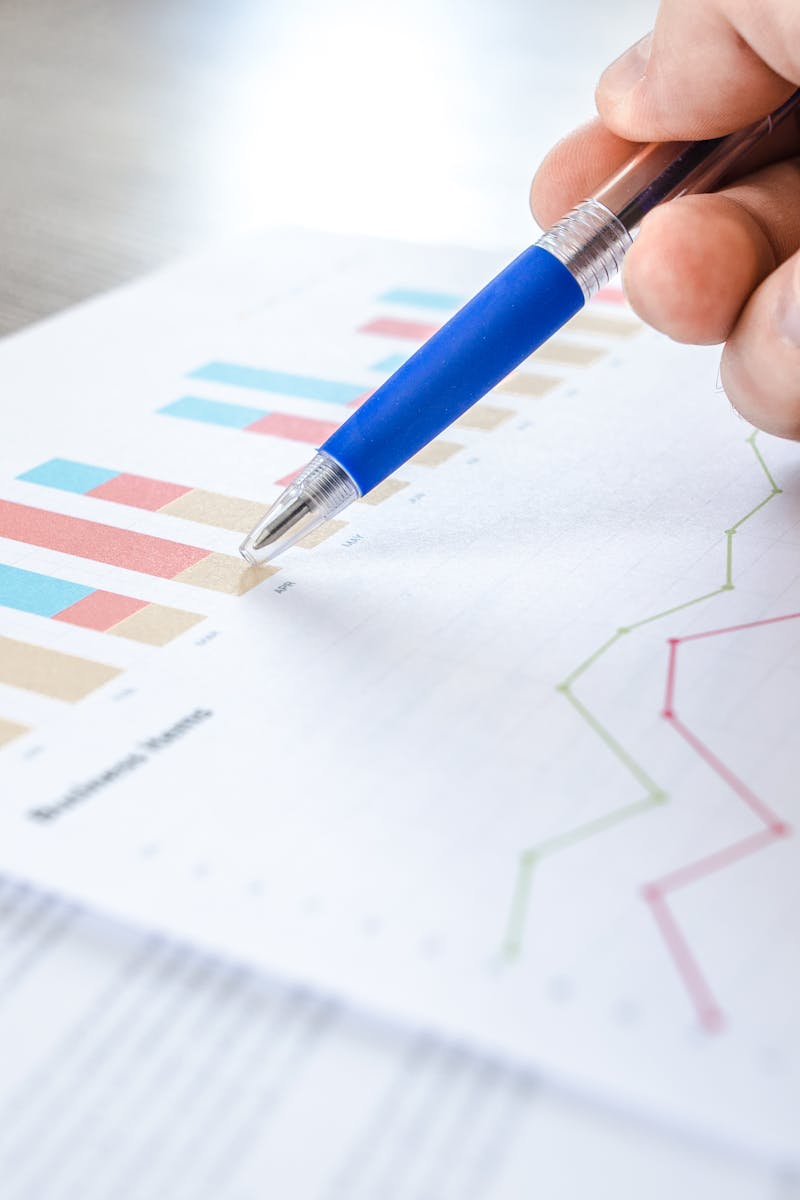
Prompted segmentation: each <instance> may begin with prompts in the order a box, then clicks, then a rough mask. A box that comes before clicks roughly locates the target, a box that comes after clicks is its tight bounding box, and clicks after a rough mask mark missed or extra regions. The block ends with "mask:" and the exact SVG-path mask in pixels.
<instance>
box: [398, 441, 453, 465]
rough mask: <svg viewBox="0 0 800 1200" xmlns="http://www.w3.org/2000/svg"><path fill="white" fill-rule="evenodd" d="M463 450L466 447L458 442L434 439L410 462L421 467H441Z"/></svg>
mask: <svg viewBox="0 0 800 1200" xmlns="http://www.w3.org/2000/svg"><path fill="white" fill-rule="evenodd" d="M463 449H464V447H463V446H462V445H460V444H459V443H458V442H446V441H444V440H443V439H442V438H434V440H433V441H432V442H428V444H427V446H423V447H422V449H421V450H418V451H417V453H416V454H415V455H414V456H413V458H410V459H409V460H408V461H409V462H411V463H416V464H417V466H420V467H440V466H441V465H442V463H443V462H447V460H448V459H449V458H452V457H453V455H454V454H458V452H459V450H463Z"/></svg>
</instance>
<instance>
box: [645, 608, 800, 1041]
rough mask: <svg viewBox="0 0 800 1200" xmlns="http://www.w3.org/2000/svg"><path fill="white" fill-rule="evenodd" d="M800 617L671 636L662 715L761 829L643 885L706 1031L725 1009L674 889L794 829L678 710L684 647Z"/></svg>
mask: <svg viewBox="0 0 800 1200" xmlns="http://www.w3.org/2000/svg"><path fill="white" fill-rule="evenodd" d="M798 618H800V612H796V613H787V614H785V615H783V616H780V617H767V618H765V619H763V620H761V621H748V622H746V623H744V624H741V625H729V626H727V627H726V628H722V629H709V630H706V631H705V632H702V633H692V634H687V636H686V637H682V638H670V639H669V643H668V644H669V657H668V661H667V681H666V688H665V693H664V708H663V710H662V713H661V715H662V717H663V718H664V719H665V720H666V721H668V722H669V724H670V725H671V727H672V728H673V729H674V730H675V732H676V733H677V734H678V736H679V737H681V738H682V739H683V740H684V741H685V742H686V744H687V745H688V746H690V747H691V749H692V750H693V751H694V752H695V754H697V755H698V757H699V758H700V759H701V760H702V761H703V762H704V763H705V764H706V766H708V767H710V769H711V770H712V771H713V772H714V773H715V774H716V775H718V776H719V778H720V779H721V780H722V781H723V782H724V783H725V784H726V785H727V786H728V787H729V788H730V789H731V791H732V792H733V793H734V795H735V796H737V797H738V798H739V800H741V802H742V803H743V804H744V805H746V807H747V808H748V809H749V810H750V812H751V813H752V814H753V816H754V817H755V818H756V820H757V821H758V822H759V824H760V825H761V826H762V828H761V829H759V830H757V831H756V832H755V833H751V834H749V835H748V836H747V837H745V838H741V839H740V840H739V841H737V842H733V843H732V844H731V845H729V846H725V847H723V848H722V849H721V850H716V851H714V853H713V854H707V855H705V856H704V857H703V858H699V859H696V860H695V861H694V862H691V863H687V864H686V865H685V866H683V867H679V868H677V869H676V870H675V871H671V872H669V874H667V875H662V876H661V878H659V879H654V880H651V881H650V882H649V883H646V884H645V885H644V887H643V888H642V895H643V897H644V899H645V901H646V903H647V904H648V906H649V908H650V911H651V913H652V915H653V919H654V920H655V922H656V925H657V926H658V929H659V931H660V932H661V936H662V937H663V939H664V942H665V944H666V947H667V950H668V951H669V954H670V956H671V957H672V960H673V963H674V964H675V969H676V970H677V972H678V974H679V975H680V977H681V979H682V981H683V984H684V987H685V988H686V991H687V993H688V995H689V998H690V1000H691V1002H692V1005H693V1007H694V1010H695V1013H696V1014H697V1018H698V1020H699V1022H700V1025H701V1027H702V1028H703V1029H704V1030H705V1031H706V1033H718V1032H719V1031H720V1030H721V1029H722V1027H723V1025H724V1023H725V1015H724V1013H723V1011H722V1008H721V1006H720V1004H719V1002H718V1001H717V999H716V997H715V995H714V992H713V990H712V988H711V985H710V984H709V982H708V980H707V979H706V977H705V974H704V973H703V970H702V968H701V967H700V964H699V963H698V961H697V959H696V957H695V955H694V954H693V952H692V950H691V947H690V946H689V942H688V940H687V938H686V936H685V934H684V933H683V931H682V930H681V928H680V926H679V924H678V922H677V920H676V918H675V916H674V914H673V912H672V910H671V909H670V907H669V902H668V898H669V896H670V895H672V894H674V893H675V892H678V891H680V890H681V888H684V887H688V886H689V885H690V884H693V883H698V882H700V881H701V880H703V879H708V878H709V877H710V876H711V875H714V874H716V873H717V871H723V870H725V869H726V868H728V867H730V866H732V865H733V864H734V863H736V862H739V861H740V860H741V859H743V858H747V857H749V855H751V854H756V853H758V852H759V851H760V850H765V849H766V848H767V847H768V846H771V845H774V843H775V842H776V841H779V840H780V839H781V838H784V837H787V836H788V835H789V833H790V832H791V830H790V828H789V826H788V825H787V824H786V823H785V822H784V821H783V820H782V819H781V818H780V817H779V816H778V814H777V813H776V812H774V811H773V809H771V808H770V807H769V805H767V804H765V803H764V801H763V800H761V799H760V798H759V797H758V796H757V795H756V794H755V792H753V790H752V789H751V788H749V787H748V786H747V784H746V783H744V781H743V780H741V779H740V778H739V776H738V775H736V774H735V773H734V771H732V770H731V768H730V767H729V766H727V765H726V764H725V763H724V762H723V761H722V760H721V759H720V758H719V757H718V756H717V755H716V754H715V753H714V751H713V750H712V749H711V748H710V747H709V746H707V745H706V744H705V742H703V741H701V739H700V738H699V737H698V736H697V734H696V733H694V732H693V731H692V730H691V729H689V727H688V726H687V725H686V724H684V722H683V721H681V719H680V718H679V717H678V715H677V712H676V710H675V694H676V691H677V681H678V651H679V649H680V647H681V646H682V645H685V644H686V643H688V642H696V641H701V640H704V639H708V638H712V637H723V636H725V635H727V634H732V633H742V632H744V631H746V630H748V629H759V628H761V627H763V626H765V625H777V624H779V623H780V622H782V621H795V620H797V619H798Z"/></svg>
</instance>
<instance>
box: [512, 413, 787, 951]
mask: <svg viewBox="0 0 800 1200" xmlns="http://www.w3.org/2000/svg"><path fill="white" fill-rule="evenodd" d="M757 438H758V431H757V430H754V431H753V432H752V433H751V434H750V435H749V437H747V438H746V439H745V440H746V443H747V445H749V446H750V447H751V449H752V451H753V454H754V456H755V460H756V463H757V464H758V466H759V468H760V470H761V472H762V473H763V475H764V477H765V478H766V480H767V483H768V484H769V487H770V490H769V492H768V494H767V495H766V496H765V497H764V499H763V500H761V501H759V503H758V504H756V505H755V507H754V508H751V509H750V511H749V512H746V513H745V514H744V516H742V517H740V518H739V519H738V521H736V522H735V524H733V525H731V526H730V528H729V529H726V530H725V578H724V581H723V582H722V583H721V584H720V586H719V587H716V588H714V589H713V590H712V591H710V592H704V593H703V594H702V595H701V596H693V597H692V598H691V599H690V600H685V601H684V602H683V603H682V604H676V605H674V606H673V607H672V608H666V609H663V610H662V611H660V612H657V613H653V614H652V615H651V616H648V617H643V618H642V620H640V621H634V622H633V623H631V624H630V625H622V626H620V627H619V629H617V631H616V633H614V634H613V635H612V636H611V637H610V638H608V639H607V640H606V641H605V642H603V643H602V645H600V646H598V648H597V649H596V650H595V651H593V652H592V653H591V654H590V655H589V657H588V658H586V659H584V661H583V662H581V663H579V664H578V666H577V667H575V668H574V670H572V671H571V672H570V673H569V675H567V677H566V679H564V680H563V681H562V682H561V683H559V684H558V685H557V687H556V691H558V692H560V693H561V694H562V695H563V696H564V698H565V699H566V700H567V702H568V703H569V704H570V705H571V706H572V708H573V709H574V710H575V712H576V713H577V714H578V716H579V717H580V718H581V720H582V721H584V722H585V724H586V725H588V726H589V728H590V729H591V730H592V732H593V733H594V734H595V735H596V736H597V737H598V738H599V739H600V741H601V742H602V743H603V745H604V746H606V748H607V749H608V750H609V751H610V752H611V753H612V754H613V755H614V757H615V758H616V759H617V761H618V762H619V763H620V765H621V766H622V767H623V768H624V769H625V770H626V771H627V772H628V774H629V775H631V776H632V777H633V778H634V779H635V780H636V782H637V783H638V784H639V785H640V786H641V787H642V789H643V790H644V793H645V794H644V796H643V797H642V799H641V800H637V801H635V802H634V803H632V804H625V805H621V806H620V807H619V808H615V809H612V810H611V812H609V813H606V814H604V815H603V816H601V817H596V818H594V819H593V820H591V821H586V822H584V823H583V824H580V825H576V826H575V827H574V828H573V829H569V830H566V831H565V832H564V833H560V834H556V835H555V836H553V837H550V838H546V839H544V840H543V841H541V842H538V843H536V845H534V846H529V847H527V848H526V849H525V850H523V851H522V853H521V855H520V857H519V862H518V865H517V872H516V877H515V880H514V886H513V891H512V896H511V904H510V907H509V913H508V919H507V922H506V929H505V935H504V938H503V944H502V949H501V956H502V958H503V959H504V960H505V961H506V962H508V963H511V962H514V961H515V960H516V959H518V958H519V956H520V954H521V953H522V947H523V943H524V940H525V930H526V925H527V922H528V917H529V915H530V906H531V893H532V890H533V881H534V876H535V874H536V871H537V869H538V867H539V865H540V863H541V862H542V861H543V860H544V859H546V858H551V857H552V856H553V855H555V854H560V853H561V851H562V850H568V849H570V847H572V846H575V845H578V843H580V842H584V841H586V840H588V839H589V838H592V837H596V836H598V835H599V834H602V833H606V832H607V831H608V830H609V829H613V828H614V827H615V826H617V825H620V824H622V823H623V822H624V821H629V820H631V819H633V818H635V817H641V816H644V814H645V813H648V812H650V811H651V810H652V809H654V808H656V807H658V806H659V805H662V804H665V803H666V802H667V801H668V799H669V796H668V794H667V792H666V791H665V790H664V788H662V787H660V786H659V784H658V783H657V782H656V781H655V780H654V779H652V778H651V776H650V775H649V773H648V771H647V770H646V768H645V767H644V766H643V765H642V764H641V763H640V762H638V761H637V759H636V758H635V757H634V756H633V755H632V754H631V753H630V751H628V750H627V749H626V748H625V747H624V746H623V745H622V743H621V742H620V741H618V740H617V738H616V737H614V735H613V734H612V733H611V732H610V730H608V729H607V728H606V727H605V725H603V724H602V722H601V721H600V720H599V719H598V718H597V717H596V716H595V714H594V713H593V712H592V711H591V709H589V708H588V707H587V706H586V705H585V704H584V703H583V701H582V700H581V699H580V698H579V697H578V696H576V694H575V692H574V691H573V686H574V684H575V683H576V682H577V681H578V680H579V679H580V678H581V676H583V675H585V674H586V672H587V671H589V670H591V668H592V667H593V666H594V665H595V664H596V663H597V662H599V660H600V659H602V658H604V657H605V656H606V655H607V654H608V653H609V652H610V651H611V650H612V649H613V648H614V646H616V645H617V643H618V642H619V641H621V639H622V638H624V637H627V636H628V635H629V634H631V633H634V632H635V631H636V630H637V629H642V628H643V627H644V626H645V625H652V624H653V623H654V622H656V621H661V620H663V619H664V618H665V617H671V616H673V615H674V614H675V613H679V612H683V611H684V610H685V609H687V608H692V607H693V606H694V605H696V604H703V603H704V602H705V601H706V600H713V599H714V597H715V596H720V595H722V593H723V592H730V591H732V590H733V587H734V584H733V539H734V536H735V534H736V533H737V531H738V530H739V529H741V528H742V526H743V525H744V524H746V522H747V521H749V520H750V519H751V518H752V517H754V516H755V515H756V513H758V512H760V511H761V509H762V508H764V507H766V505H767V504H769V503H770V501H771V500H774V498H775V497H776V496H778V495H780V494H781V488H779V487H778V485H777V483H776V482H775V479H774V478H773V476H772V472H771V471H770V469H769V467H768V466H767V463H766V462H765V460H764V456H763V454H762V453H761V450H760V449H759V446H758V444H757Z"/></svg>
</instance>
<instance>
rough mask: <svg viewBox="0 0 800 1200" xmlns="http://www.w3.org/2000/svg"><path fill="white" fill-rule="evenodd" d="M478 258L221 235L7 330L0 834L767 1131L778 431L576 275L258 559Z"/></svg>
mask: <svg viewBox="0 0 800 1200" xmlns="http://www.w3.org/2000/svg"><path fill="white" fill-rule="evenodd" d="M501 265H502V261H501V260H500V259H499V258H498V256H496V255H494V254H489V253H485V252H471V251H462V250H457V249H453V248H432V247H423V246H419V247H414V246H408V245H395V244H391V243H386V242H379V241H369V240H366V239H357V238H337V237H331V236H326V235H316V234H309V233H304V232H300V231H282V232H276V233H273V234H268V235H262V236H259V237H254V238H252V239H250V240H248V241H247V242H245V243H240V244H238V245H235V246H232V247H229V248H228V249H226V250H222V251H220V252H219V253H217V254H215V255H212V256H209V257H207V258H204V259H202V260H197V261H195V262H192V263H189V264H187V265H185V266H182V267H178V268H175V269H172V270H170V271H167V272H164V273H163V274H161V275H159V276H156V277H154V278H152V279H151V280H149V281H145V282H144V283H141V284H137V285H135V286H133V287H130V288H128V289H125V290H123V291H122V292H120V293H118V294H116V295H112V296H111V297H109V298H105V299H101V300H99V301H96V302H93V303H91V304H88V305H85V306H83V307H82V308H80V309H77V310H75V311H73V312H72V313H70V314H67V315H66V316H64V317H60V318H57V319H54V320H51V321H49V322H47V323H45V324H44V325H42V326H39V327H38V328H36V329H34V330H31V331H29V332H26V333H24V334H22V335H19V336H17V337H14V338H12V339H9V340H8V341H7V342H6V343H4V344H3V345H2V346H0V386H2V389H3V396H4V404H3V410H4V436H3V441H2V446H1V447H0V497H1V498H0V740H1V741H2V743H3V746H2V749H0V779H2V793H3V805H2V808H0V833H2V838H1V839H0V869H3V870H4V871H6V872H7V873H9V874H11V875H17V876H22V877H25V878H27V879H30V880H33V881H34V882H37V883H41V884H44V885H46V886H47V887H49V888H52V889H59V890H61V891H63V892H64V893H66V894H67V895H69V896H70V897H73V898H78V899H80V900H82V901H86V902H89V903H90V904H92V905H95V906H97V907H98V908H100V909H102V910H103V911H104V912H108V913H111V914H115V915H118V916H121V917H124V918H125V919H126V920H128V921H132V922H134V923H136V924H138V925H141V926H144V927H155V928H158V929H159V930H162V931H164V932H166V933H169V934H173V935H178V936H179V937H181V938H183V939H186V940H188V941H190V942H192V943H195V944H198V945H201V946H203V947H206V948H207V949H209V950H211V951H215V952H219V953H222V954H223V955H225V956H226V957H228V958H230V959H232V960H238V961H241V962H246V963H248V964H250V965H252V966H254V967H257V968H261V969H264V970H266V971H267V972H269V973H270V974H271V975H273V976H275V977H279V978H281V979H285V980H287V981H290V982H293V983H302V984H306V985H311V986H313V987H315V988H318V989H319V990H320V992H321V993H325V994H328V995H331V996H334V997H339V998H344V999H346V1000H348V1001H352V1002H353V1003H355V1004H356V1005H357V1006H359V1007H360V1008H363V1009H365V1010H367V1011H370V1012H375V1013H379V1014H381V1015H384V1016H388V1017H391V1018H392V1019H394V1020H401V1021H405V1022H409V1023H413V1024H414V1025H415V1026H416V1027H419V1026H422V1027H423V1028H427V1029H430V1030H432V1031H440V1032H442V1033H445V1034H447V1035H448V1036H450V1037H455V1038H462V1039H467V1040H468V1041H469V1042H470V1043H471V1044H473V1045H474V1046H476V1047H479V1048H480V1049H481V1050H483V1051H488V1052H490V1053H493V1054H496V1055H498V1056H500V1057H502V1058H505V1059H506V1060H507V1061H509V1062H513V1063H515V1064H523V1065H530V1066H532V1067H535V1068H536V1069H538V1070H540V1071H543V1072H546V1073H549V1074H550V1076H551V1077H552V1078H553V1079H556V1080H558V1081H560V1082H564V1083H567V1084H569V1085H571V1086H575V1087H578V1088H580V1089H581V1090H582V1091H583V1092H584V1093H585V1094H586V1095H589V1096H593V1097H596V1098H600V1099H603V1100H608V1101H611V1102H613V1104H614V1105H616V1106H622V1107H623V1108H624V1107H625V1106H626V1105H629V1106H632V1107H635V1108H637V1109H640V1110H641V1109H644V1110H645V1111H647V1112H650V1113H652V1114H653V1115H654V1116H657V1117H658V1116H660V1117H663V1118H665V1119H666V1120H668V1122H669V1123H670V1125H671V1126H672V1127H675V1128H683V1129H686V1130H690V1131H692V1132H700V1133H704V1134H707V1135H710V1136H712V1137H713V1138H714V1139H715V1140H716V1142H718V1143H719V1144H730V1145H737V1146H740V1147H745V1148H747V1149H748V1150H750V1151H752V1152H753V1153H755V1154H759V1155H762V1156H767V1157H769V1158H770V1160H771V1161H775V1162H777V1161H779V1162H781V1163H785V1164H789V1165H791V1164H797V1165H800V1154H798V1145H797V1137H796V1126H797V1120H796V1117H797V1112H798V1110H799V1109H800V1061H798V1057H799V1054H800V1052H799V1051H798V1025H799V1024H800V1016H799V1015H798V1010H797V1005H796V1000H795V998H796V995H797V990H798V984H799V983H800V956H799V955H798V951H797V947H798V916H797V914H798V912H800V903H798V902H800V870H798V851H797V843H796V839H795V838H794V836H793V827H794V825H795V823H796V820H797V807H798V801H797V793H796V788H795V786H794V779H795V777H796V770H797V762H796V749H795V747H796V744H797V743H796V738H794V725H795V711H796V704H795V695H796V687H797V680H798V670H799V669H800V469H799V468H798V461H799V460H798V451H797V448H796V447H795V446H793V445H789V444H785V443H781V442H779V441H777V440H775V439H773V438H769V437H766V436H763V435H760V434H759V435H756V434H754V432H753V430H752V429H751V428H750V427H749V426H747V425H746V424H745V423H743V422H742V421H741V420H740V419H739V418H738V417H737V416H736V415H735V414H733V413H732V411H731V409H730V406H729V404H728V402H727V400H726V399H725V397H724V395H723V394H722V393H721V391H720V389H719V386H718V382H717V359H718V352H716V351H713V350H689V349H687V348H682V347H677V346H673V345H671V344H669V343H668V342H667V341H666V340H665V339H663V338H661V337H659V336H657V335H656V334H654V333H652V332H650V331H648V330H647V329H645V328H644V327H643V326H641V325H640V324H639V323H638V321H636V319H635V318H634V317H633V316H632V315H631V313H630V312H629V310H628V309H627V308H626V306H625V305H624V303H623V302H622V298H621V295H620V293H619V292H618V291H615V290H613V289H612V290H611V291H609V292H607V293H605V294H604V295H602V296H601V297H599V298H598V299H597V300H596V301H594V302H593V303H592V304H591V305H590V307H589V308H588V310H587V311H586V312H584V313H583V314H581V315H580V316H579V317H578V318H576V319H575V321H574V322H573V323H572V324H571V325H570V326H569V327H568V328H567V329H566V330H565V331H564V333H563V334H561V335H559V336H558V337H556V338H555V339H553V341H552V342H551V343H549V344H548V345H547V346H546V347H544V348H543V349H542V350H541V351H539V352H537V354H535V355H534V356H533V357H532V358H531V359H530V360H529V361H528V362H526V363H525V364H523V366H522V367H521V368H520V369H519V370H518V371H517V372H515V373H514V375H512V376H511V377H510V378H509V380H507V381H506V382H504V383H503V384H502V385H500V386H499V387H498V388H497V389H495V391H494V392H493V393H492V394H491V395H489V396H488V397H487V398H486V399H485V400H484V401H482V402H481V403H480V404H479V405H478V406H477V407H476V408H474V409H473V410H471V411H470V412H469V413H468V414H467V415H466V416H465V417H464V418H462V420H461V421H459V422H458V423H457V424H456V425H455V426H453V427H452V428H451V429H449V430H447V431H446V433H445V434H444V435H443V437H442V438H440V439H437V440H436V441H435V442H433V443H432V444H431V446H430V447H428V448H427V449H426V450H424V451H423V452H421V454H419V455H418V456H417V457H416V458H415V459H414V460H412V461H411V462H410V463H408V464H407V465H406V466H405V467H403V468H402V469H401V470H400V471H399V472H398V474H397V476H396V477H394V478H393V479H391V480H389V481H387V484H386V485H383V486H381V488H380V489H378V491H377V493H376V494H373V495H371V496H368V497H366V498H364V500H362V501H361V502H359V503H358V504H356V505H354V506H353V507H352V508H351V509H349V510H348V511H347V512H345V513H344V514H342V516H341V517H340V518H339V519H338V520H337V521H336V522H334V523H332V524H331V526H329V527H328V528H327V529H326V531H325V536H324V537H319V536H318V537H317V538H316V539H314V540H313V541H312V543H311V544H309V545H304V546H299V547H297V548H296V549H294V550H293V551H291V552H290V553H288V554H287V555H286V556H285V557H284V558H282V559H281V560H280V561H279V562H278V563H276V564H275V565H274V567H273V568H270V569H268V570H255V569H253V568H246V567H245V565H244V564H243V563H242V562H240V560H239V559H238V557H237V546H238V544H239V542H240V540H241V538H242V536H243V534H244V533H245V532H246V531H247V529H248V528H249V527H250V526H251V525H252V524H253V523H254V521H255V520H256V519H257V517H258V516H259V515H260V513H261V512H262V511H263V509H264V507H265V506H266V505H267V504H268V503H269V502H270V501H271V500H272V499H273V498H274V497H275V496H276V495H277V494H278V492H279V491H280V489H281V487H282V486H283V485H284V483H285V482H286V481H287V480H289V479H290V478H291V477H292V476H293V474H294V473H295V472H296V471H297V470H298V469H299V468H300V467H301V466H302V465H303V464H304V463H305V462H306V461H307V460H308V458H310V457H311V455H312V453H313V450H314V447H316V446H317V445H319V444H320V442H321V441H323V440H324V439H325V437H326V436H327V435H328V433H329V432H330V431H331V430H332V429H333V428H335V427H336V426H337V425H338V424H339V423H340V422H341V421H342V420H344V419H346V417H347V416H348V414H349V413H350V412H351V411H352V410H353V408H354V407H355V406H356V405H358V404H359V403H360V402H362V400H363V399H364V397H365V396H367V395H368V394H369V393H370V392H371V391H372V390H373V389H374V388H375V387H376V386H377V384H379V383H380V382H381V381H382V380H383V379H384V378H386V376H387V375H388V374H389V373H390V372H391V371H392V370H393V369H394V368H395V367H396V366H397V365H398V364H399V363H400V362H402V361H403V360H404V359H405V358H406V357H407V356H408V355H409V354H411V353H412V352H413V350H414V349H415V347H416V346H418V345H419V344H420V342H421V341H422V340H423V339H424V338H426V337H427V336H428V335H429V334H430V332H432V331H433V330H434V329H435V328H436V327H437V326H438V325H440V324H441V323H442V322H443V321H444V320H446V319H447V317H448V316H449V315H450V314H451V313H452V312H453V311H454V310H455V308H456V307H457V306H458V304H459V303H460V302H461V301H462V300H463V299H464V298H466V297H468V296H469V295H470V294H471V293H473V292H474V291H475V290H476V289H477V288H478V287H479V286H480V285H481V284H482V283H484V282H485V281H486V280H487V279H488V278H489V276H490V275H491V274H492V273H493V272H494V271H495V270H497V269H498V268H499V267H500V266H501Z"/></svg>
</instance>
